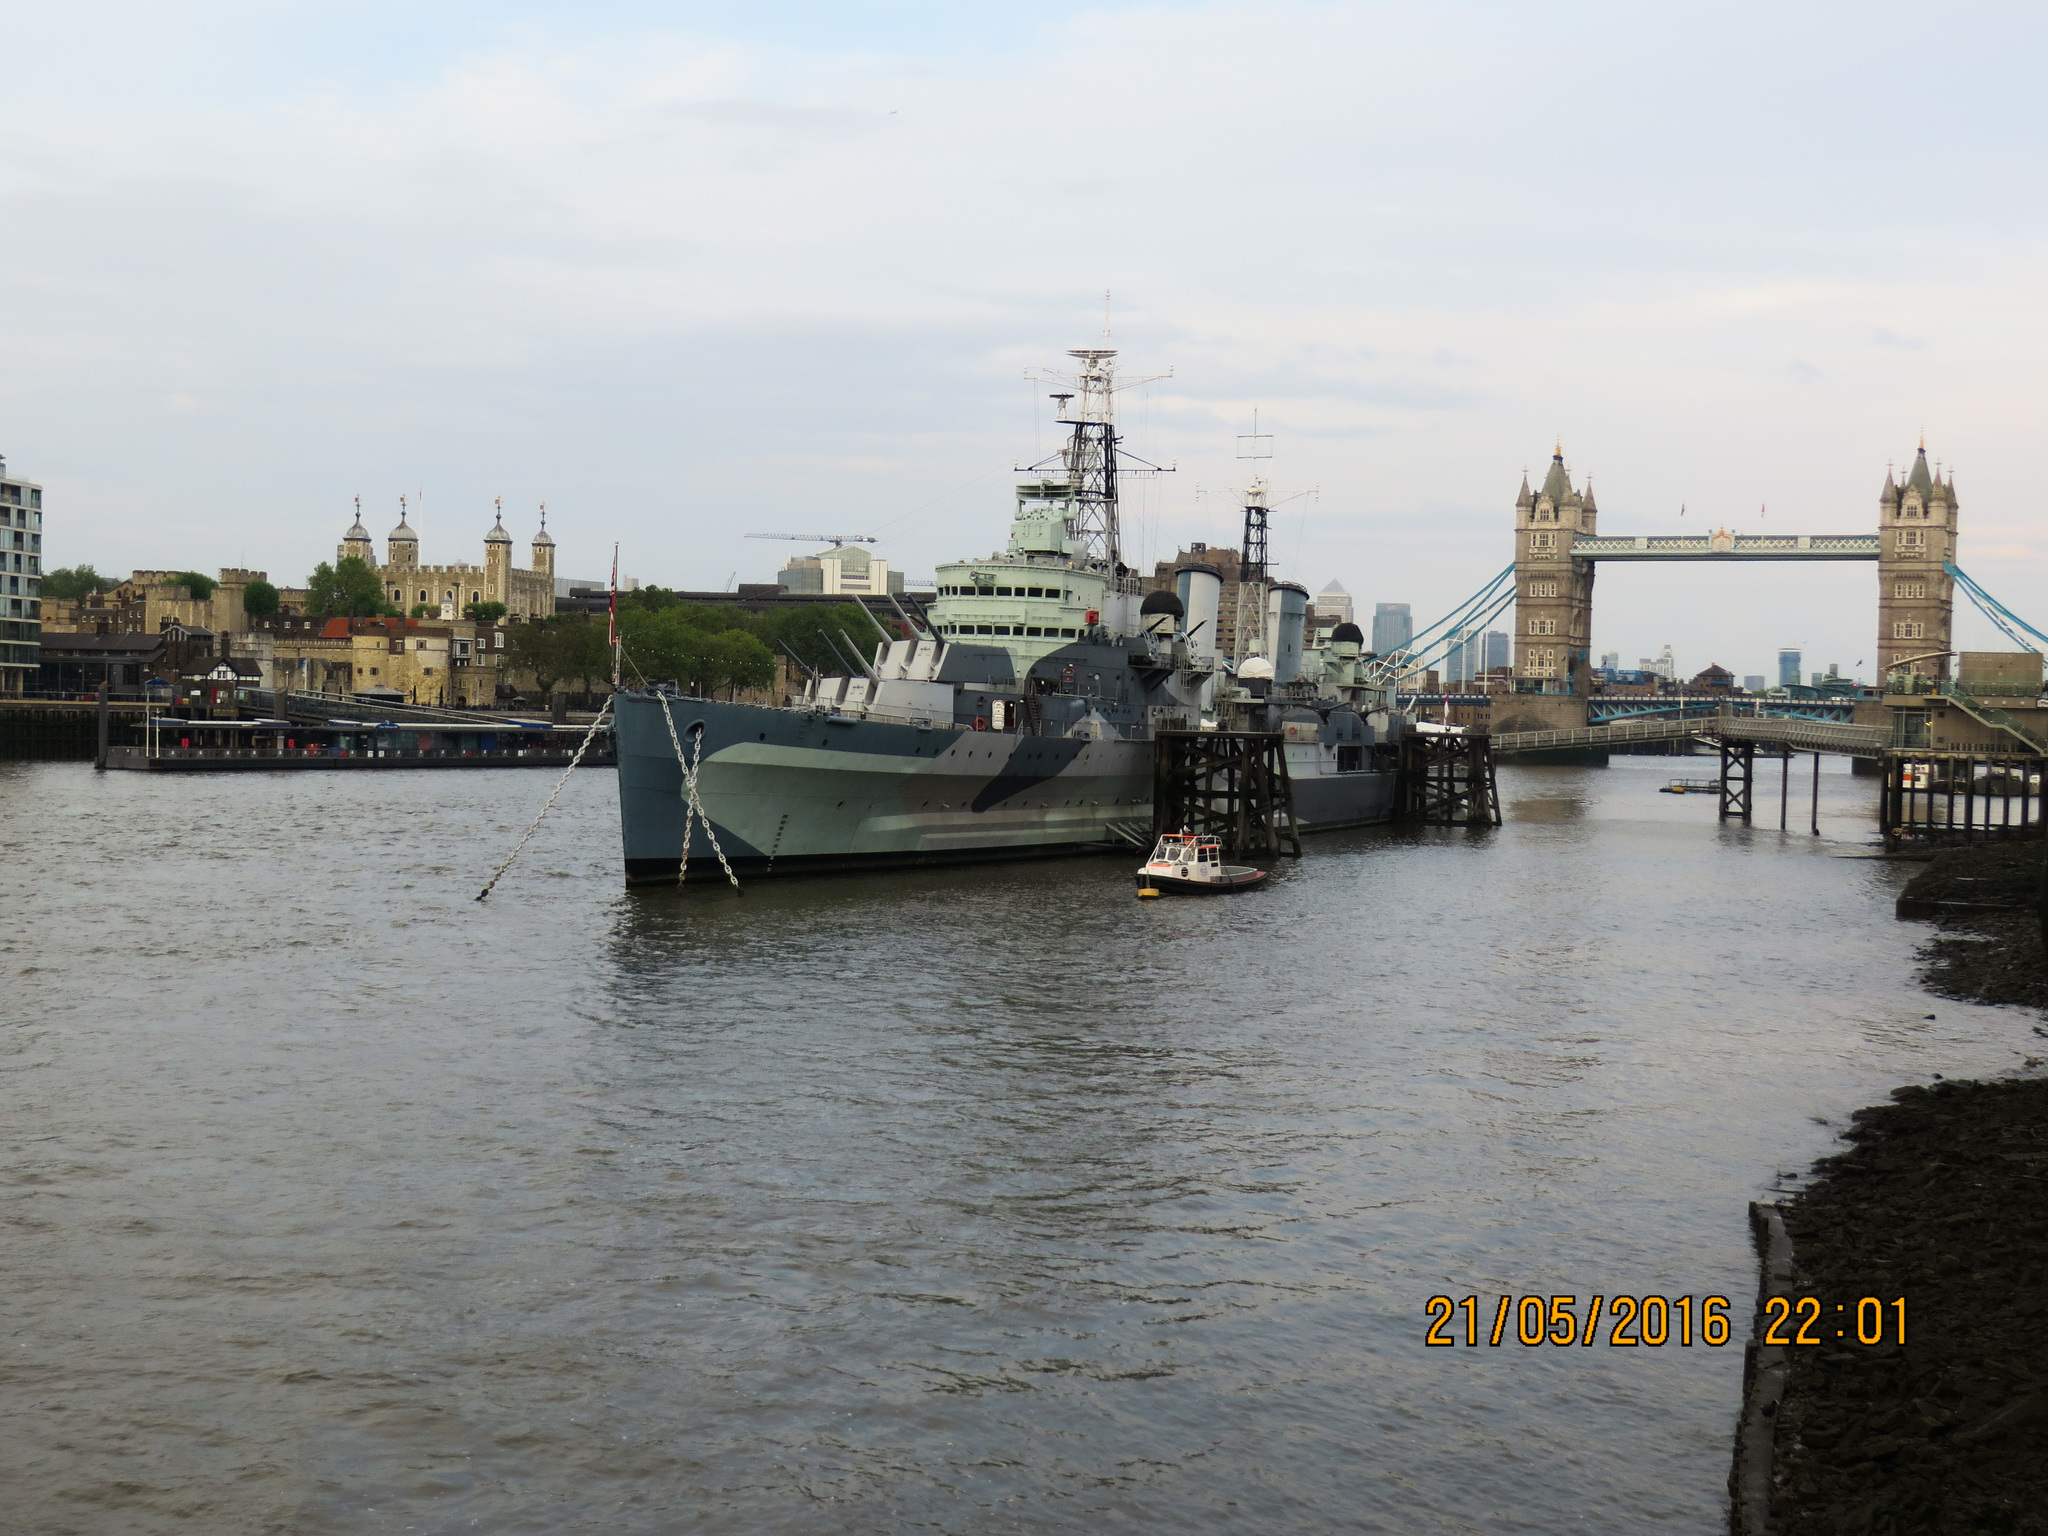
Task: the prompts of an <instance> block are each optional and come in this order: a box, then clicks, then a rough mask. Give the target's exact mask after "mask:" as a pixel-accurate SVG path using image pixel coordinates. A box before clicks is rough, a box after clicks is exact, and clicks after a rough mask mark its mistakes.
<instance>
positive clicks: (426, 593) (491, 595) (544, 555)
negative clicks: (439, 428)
mask: <svg viewBox="0 0 2048 1536" xmlns="http://www.w3.org/2000/svg"><path fill="white" fill-rule="evenodd" d="M384 549H385V554H386V558H385V560H384V561H383V562H382V563H381V564H380V563H379V562H378V560H377V549H376V545H375V544H374V543H372V542H371V539H370V530H369V529H367V528H365V527H364V526H363V518H362V513H361V512H360V511H358V512H357V514H356V521H355V526H354V527H352V528H350V529H349V531H348V532H347V533H345V534H343V535H342V539H341V546H340V550H339V553H338V558H339V559H343V560H347V559H350V558H354V559H357V560H360V561H362V562H363V563H364V564H365V565H367V566H369V567H370V569H371V570H373V571H375V572H376V573H377V574H378V576H379V577H381V578H382V579H383V582H384V591H385V593H386V595H387V596H389V598H390V600H391V605H392V606H393V607H394V608H396V609H398V610H399V612H401V613H410V612H411V611H412V610H413V609H414V608H416V607H418V606H419V605H420V604H421V603H425V604H427V605H428V606H429V607H432V608H435V609H437V610H438V612H439V614H440V616H441V617H442V618H444V619H456V618H460V617H461V616H462V611H463V609H465V608H467V607H468V606H469V605H470V604H471V603H503V604H504V605H505V608H506V612H507V614H508V615H509V616H510V617H511V618H514V619H545V618H548V617H550V616H551V615H552V614H553V613H554V611H555V541H554V539H553V538H551V537H550V536H549V534H548V526H547V514H546V512H545V511H543V512H542V514H541V526H540V532H539V533H537V534H535V535H534V536H533V566H532V569H530V570H522V569H521V568H520V567H518V566H516V565H514V564H513V563H512V535H511V534H509V533H507V532H506V531H505V515H504V513H503V512H500V513H499V514H498V520H497V522H496V523H495V524H493V525H492V527H491V530H490V532H488V533H486V534H485V535H484V563H483V564H482V565H421V564H420V537H419V535H418V534H417V533H415V532H413V530H412V526H411V525H410V524H409V523H408V522H407V521H406V514H405V512H404V510H403V508H402V507H401V509H400V512H399V515H398V526H397V527H396V528H394V529H392V530H391V532H390V534H389V536H388V537H386V539H385V541H384Z"/></svg>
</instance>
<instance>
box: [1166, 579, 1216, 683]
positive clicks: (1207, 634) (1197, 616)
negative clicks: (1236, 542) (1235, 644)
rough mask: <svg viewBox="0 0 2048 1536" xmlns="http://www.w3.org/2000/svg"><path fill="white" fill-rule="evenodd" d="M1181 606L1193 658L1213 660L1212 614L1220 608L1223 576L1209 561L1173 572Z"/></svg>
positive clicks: (1213, 631) (1214, 650) (1214, 617)
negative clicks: (1185, 619)
mask: <svg viewBox="0 0 2048 1536" xmlns="http://www.w3.org/2000/svg"><path fill="white" fill-rule="evenodd" d="M1174 587H1175V588H1176V590H1177V591H1178V593H1179V596H1180V603H1181V610H1182V612H1183V613H1184V614H1185V615H1186V617H1187V636H1188V649H1189V650H1190V651H1192V652H1193V653H1194V656H1195V659H1196V660H1197V661H1199V662H1201V663H1203V664H1204V665H1207V666H1211V667H1213V666H1214V665H1215V663H1216V615H1217V614H1218V613H1219V612H1221V611H1222V608H1223V577H1222V575H1221V573H1220V572H1218V571H1217V569H1216V567H1214V566H1213V565H1184V566H1182V567H1181V568H1180V569H1179V570H1178V571H1176V572H1175V573H1174Z"/></svg>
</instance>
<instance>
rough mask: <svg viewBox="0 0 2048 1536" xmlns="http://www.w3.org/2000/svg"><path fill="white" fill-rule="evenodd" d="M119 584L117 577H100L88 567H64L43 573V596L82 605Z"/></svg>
mask: <svg viewBox="0 0 2048 1536" xmlns="http://www.w3.org/2000/svg"><path fill="white" fill-rule="evenodd" d="M120 584H121V582H120V578H119V577H115V576H102V575H101V574H100V573H99V572H98V571H96V570H94V569H93V568H92V567H91V566H89V565H66V566H60V567H59V568H58V569H56V570H54V571H48V572H46V573H44V576H43V596H45V597H54V598H56V599H58V600H59V601H60V602H73V603H82V602H84V601H85V600H86V599H87V598H89V597H94V596H97V595H98V594H99V593H101V592H105V591H106V590H108V589H109V588H110V587H118V586H119V585H120Z"/></svg>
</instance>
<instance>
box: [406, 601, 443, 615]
mask: <svg viewBox="0 0 2048 1536" xmlns="http://www.w3.org/2000/svg"><path fill="white" fill-rule="evenodd" d="M440 616H441V605H440V604H439V603H414V604H413V605H412V609H411V612H410V614H409V617H411V618H415V619H438V618H439V617H440Z"/></svg>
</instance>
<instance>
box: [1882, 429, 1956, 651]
mask: <svg viewBox="0 0 2048 1536" xmlns="http://www.w3.org/2000/svg"><path fill="white" fill-rule="evenodd" d="M1877 533H1878V558H1877V654H1878V657H1879V661H1878V665H1879V668H1880V672H1881V675H1889V674H1890V673H1892V672H1894V671H1898V670H1903V671H1905V672H1908V673H1915V674H1918V675H1919V676H1921V677H1929V678H1942V679H1947V678H1950V677H1953V676H1954V673H1953V671H1952V670H1951V668H1950V666H1949V657H1948V655H1947V654H1945V653H1946V652H1947V651H1948V650H1949V648H1950V647H1951V645H1952V644H1953V643H1954V642H1953V641H1952V639H1951V638H1950V629H1951V622H1952V620H1953V617H1954V608H1955V589H1954V583H1953V582H1952V581H1951V580H1950V578H1949V575H1948V571H1947V567H1948V566H1949V565H1950V564H1952V563H1953V562H1954V560H1955V557H1956V489H1955V475H1954V472H1953V471H1951V472H1950V475H1949V478H1948V479H1947V480H1946V481H1944V480H1943V479H1942V478H1941V477H1940V476H1939V475H1937V474H1936V473H1934V471H1933V470H1931V469H1930V468H1929V467H1928V464H1927V444H1926V443H1925V442H1922V443H1921V445H1920V451H1919V452H1918V453H1917V454H1916V455H1915V456H1914V459H1913V467H1912V468H1911V469H1910V470H1909V471H1908V472H1907V474H1906V478H1905V480H1904V481H1903V483H1897V484H1895V483H1894V482H1893V480H1892V476H1891V471H1890V470H1886V471H1885V477H1884V489H1883V490H1882V491H1880V492H1879V493H1878V497H1877Z"/></svg>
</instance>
